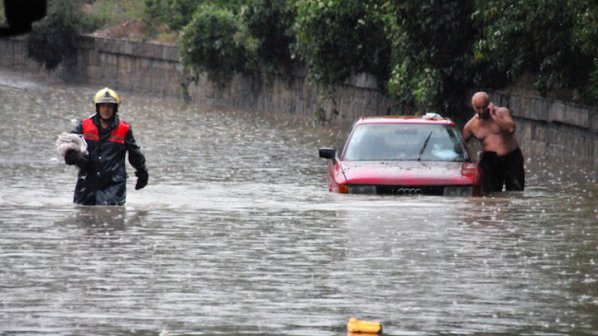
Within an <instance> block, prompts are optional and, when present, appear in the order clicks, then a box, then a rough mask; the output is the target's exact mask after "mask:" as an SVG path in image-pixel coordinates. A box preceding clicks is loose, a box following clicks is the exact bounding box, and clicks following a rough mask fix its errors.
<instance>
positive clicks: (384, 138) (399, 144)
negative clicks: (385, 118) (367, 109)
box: [343, 124, 468, 161]
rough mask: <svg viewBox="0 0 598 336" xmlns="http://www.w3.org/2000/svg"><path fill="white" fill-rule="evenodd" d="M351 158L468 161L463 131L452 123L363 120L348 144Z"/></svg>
mask: <svg viewBox="0 0 598 336" xmlns="http://www.w3.org/2000/svg"><path fill="white" fill-rule="evenodd" d="M343 160H347V161H380V160H384V161H398V160H410V161H411V160H415V161H417V160H420V161H467V160H468V157H467V151H466V150H465V146H464V143H463V141H462V140H461V134H460V133H459V131H458V130H457V129H456V128H455V127H453V126H451V125H440V124H361V125H357V126H356V127H355V129H354V130H353V132H352V134H351V137H350V139H349V142H348V143H347V145H346V146H345V151H344V155H343Z"/></svg>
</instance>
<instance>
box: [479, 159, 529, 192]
mask: <svg viewBox="0 0 598 336" xmlns="http://www.w3.org/2000/svg"><path fill="white" fill-rule="evenodd" d="M479 165H480V168H481V169H482V173H483V188H484V192H493V191H502V189H503V185H506V188H507V190H523V189H524V187H525V170H524V169H523V154H522V153H521V150H520V149H519V148H517V149H515V150H514V151H512V152H511V153H509V154H507V155H503V156H498V155H497V154H496V152H482V154H481V156H480V163H479Z"/></svg>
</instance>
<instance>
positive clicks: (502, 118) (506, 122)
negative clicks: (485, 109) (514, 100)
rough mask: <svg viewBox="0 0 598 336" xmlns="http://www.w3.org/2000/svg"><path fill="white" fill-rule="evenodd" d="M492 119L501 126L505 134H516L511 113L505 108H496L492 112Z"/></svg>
mask: <svg viewBox="0 0 598 336" xmlns="http://www.w3.org/2000/svg"><path fill="white" fill-rule="evenodd" d="M490 117H491V118H492V120H494V122H496V123H497V124H498V126H500V128H501V129H502V130H503V132H504V133H507V134H513V133H515V129H516V127H515V122H514V121H513V118H512V117H511V111H509V109H508V108H505V107H495V108H492V109H491V110H490Z"/></svg>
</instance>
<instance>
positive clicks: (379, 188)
mask: <svg viewBox="0 0 598 336" xmlns="http://www.w3.org/2000/svg"><path fill="white" fill-rule="evenodd" d="M339 154H340V155H339ZM319 155H320V157H321V158H325V159H328V169H327V181H328V188H329V190H330V191H334V192H339V193H350V194H393V195H440V196H479V195H480V194H481V183H480V181H481V176H480V169H479V167H478V165H477V164H476V163H475V162H473V161H472V159H471V155H470V153H469V149H468V148H467V146H466V144H465V143H464V142H463V140H462V139H461V133H460V132H459V130H458V129H457V127H456V126H455V124H454V123H453V122H452V121H451V120H449V119H445V118H442V117H440V116H438V115H436V114H434V115H432V116H430V115H426V116H424V117H414V116H384V117H363V118H361V119H359V120H358V121H356V122H355V124H354V125H353V128H352V130H351V132H350V133H349V136H348V138H347V141H346V143H345V146H344V148H343V150H342V152H341V153H338V152H337V151H336V149H335V148H332V147H328V148H320V150H319Z"/></svg>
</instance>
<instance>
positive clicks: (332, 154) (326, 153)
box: [319, 147, 336, 163]
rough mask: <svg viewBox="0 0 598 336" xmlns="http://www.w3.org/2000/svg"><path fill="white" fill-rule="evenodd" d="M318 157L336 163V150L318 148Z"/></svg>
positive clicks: (332, 148)
mask: <svg viewBox="0 0 598 336" xmlns="http://www.w3.org/2000/svg"><path fill="white" fill-rule="evenodd" d="M319 153H320V157H321V158H322V159H329V160H332V162H333V163H336V148H334V147H324V148H320V151H319Z"/></svg>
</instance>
